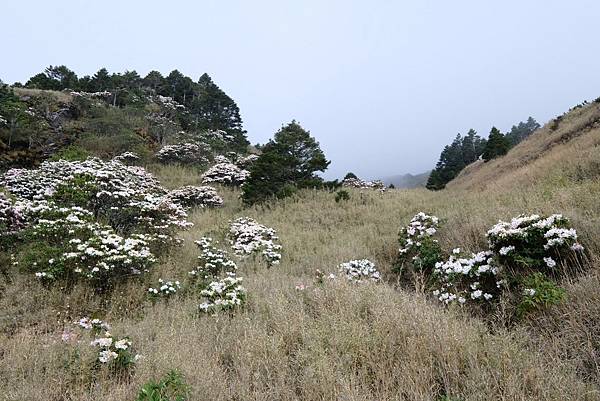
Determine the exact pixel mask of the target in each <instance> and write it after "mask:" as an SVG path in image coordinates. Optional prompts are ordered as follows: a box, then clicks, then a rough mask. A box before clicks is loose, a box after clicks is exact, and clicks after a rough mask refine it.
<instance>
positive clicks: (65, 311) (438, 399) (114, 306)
mask: <svg viewBox="0 0 600 401" xmlns="http://www.w3.org/2000/svg"><path fill="white" fill-rule="evenodd" d="M599 110H600V105H598V104H592V105H588V106H586V107H584V108H582V109H579V110H575V111H574V112H572V113H570V114H568V115H567V116H566V117H565V118H564V119H563V120H562V121H561V122H560V124H558V127H554V126H551V124H548V125H547V126H546V127H544V128H543V129H542V130H540V131H538V132H537V133H536V134H535V135H533V136H532V137H531V138H529V139H528V140H526V141H525V142H523V143H521V144H520V145H518V146H517V147H516V148H515V149H513V150H512V151H511V152H510V153H509V154H508V155H507V156H505V157H503V158H500V159H498V160H494V161H491V162H489V163H485V164H484V163H479V162H478V163H476V164H475V165H472V166H470V167H469V168H468V169H467V170H466V171H465V172H464V173H463V174H462V175H461V176H460V177H458V178H457V179H456V180H455V181H454V182H453V183H452V184H451V185H449V188H448V189H446V190H443V191H439V192H430V191H426V190H424V189H414V190H390V191H387V192H385V193H379V192H377V191H369V190H366V191H361V190H350V200H348V201H346V202H339V203H337V202H335V201H334V194H333V193H331V192H327V191H316V190H315V191H310V190H305V191H302V192H300V193H298V194H297V195H296V196H294V197H292V198H287V199H284V200H280V201H276V202H271V203H267V204H264V205H261V206H254V207H252V208H247V207H245V206H244V205H243V204H242V203H241V201H240V199H239V191H237V190H232V189H227V188H224V187H221V188H219V192H220V194H221V195H222V196H223V198H224V206H223V207H222V208H218V209H196V210H194V211H192V212H191V213H190V216H189V220H190V221H191V222H193V223H194V226H193V227H192V228H190V229H188V230H186V231H183V232H182V233H181V237H182V238H184V240H185V242H184V245H183V246H182V247H181V248H175V249H173V250H171V251H170V253H169V254H168V255H166V256H164V257H162V258H161V260H160V262H159V264H158V266H156V267H154V268H153V269H152V271H151V273H150V274H149V275H148V276H144V277H143V278H134V279H131V280H129V281H126V282H125V283H123V284H122V285H120V286H118V287H117V288H115V289H114V290H113V291H112V292H110V293H108V294H104V295H98V294H95V293H94V292H93V291H92V290H91V289H90V288H88V287H85V286H76V287H75V288H74V289H70V290H68V291H67V290H66V289H65V288H60V287H50V288H47V287H45V286H43V285H41V284H40V283H39V282H38V281H37V280H36V279H35V277H32V276H31V275H24V274H18V273H16V272H15V271H14V270H13V269H12V268H11V267H5V268H4V269H3V270H2V271H3V274H2V275H1V276H0V344H2V345H1V347H0V378H2V380H0V399H3V400H107V401H113V400H114V401H117V400H119V401H121V400H134V399H135V398H136V396H137V393H138V391H139V389H140V388H141V386H142V385H143V384H144V383H145V382H147V381H148V380H151V379H157V378H158V377H160V376H162V375H163V374H165V373H166V372H168V371H169V370H171V369H177V370H179V371H181V372H182V374H183V375H184V377H185V381H186V383H187V384H188V385H189V386H190V391H191V396H190V399H191V400H297V399H301V400H434V401H442V400H444V401H451V400H452V401H467V400H469V401H470V400H482V401H483V400H485V401H488V400H599V399H600V291H598V289H599V288H600V278H599V276H598V272H599V268H600V258H599V256H600V241H599V240H598V239H599V238H600V217H599V216H600V201H599V199H600V181H599V180H598V177H599V175H600V170H599V168H598V166H600V147H599V145H600V127H599V125H598V124H599V123H598V122H597V121H598V116H597V115H598V113H600V111H599ZM148 168H149V170H150V171H152V172H153V173H154V174H155V175H156V176H157V177H158V178H159V179H160V181H161V183H162V184H163V185H164V186H166V187H168V188H177V187H180V186H182V185H187V184H199V182H200V179H199V173H198V172H197V171H196V170H193V169H189V168H184V167H173V166H166V167H165V166H160V165H150V166H148ZM419 211H426V212H428V213H432V214H435V215H436V216H439V217H440V219H442V223H441V226H440V230H439V238H440V243H441V245H442V246H443V247H444V248H445V249H452V248H455V247H460V248H462V249H466V250H469V251H478V250H480V249H483V248H484V247H485V246H486V244H487V242H486V238H485V233H486V231H487V229H488V228H489V227H491V226H492V225H494V224H495V223H496V222H497V221H498V220H499V219H503V220H509V219H510V218H511V217H514V216H517V215H519V214H522V213H540V214H542V213H544V214H552V213H562V214H564V215H565V216H567V217H568V218H569V219H570V220H571V223H572V226H573V227H574V228H576V229H577V232H578V234H579V238H580V242H581V243H582V244H584V246H585V247H586V250H587V253H586V255H587V256H586V258H585V261H584V263H583V265H582V266H577V268H578V273H577V275H575V276H572V277H570V278H568V279H565V281H564V282H563V283H562V284H563V286H564V287H565V288H566V297H565V299H564V301H563V302H561V303H560V304H558V305H554V306H552V307H550V308H548V309H545V310H542V311H539V312H537V313H535V314H533V315H530V316H528V317H526V318H524V319H519V320H515V319H513V318H511V317H510V316H509V313H508V311H506V310H504V309H503V308H502V307H498V308H496V309H495V310H494V312H493V313H491V315H489V316H480V315H477V314H474V313H470V312H469V311H468V310H467V309H466V308H460V307H458V306H453V307H450V308H445V307H443V306H442V305H441V304H440V303H439V302H437V300H436V299H434V298H432V297H431V296H430V295H429V294H427V293H424V292H422V291H415V290H412V289H410V288H406V287H403V286H401V285H400V284H399V282H398V279H397V276H396V275H395V274H394V273H392V266H393V263H394V261H395V259H396V256H397V253H398V230H399V228H400V227H402V226H405V225H406V224H407V223H408V222H409V221H410V219H411V217H412V216H413V215H415V214H416V213H417V212H419ZM241 216H249V217H252V218H254V219H256V220H257V221H258V222H260V223H262V224H264V225H266V226H268V227H273V228H274V229H275V230H277V233H278V236H279V238H280V242H281V244H282V246H283V248H282V254H283V258H282V260H281V263H280V264H279V265H276V266H273V267H271V268H269V269H268V268H266V266H265V264H264V263H262V262H261V261H260V260H258V259H246V260H243V261H240V262H239V275H240V276H242V277H244V286H245V287H246V288H247V290H248V303H247V305H246V307H245V308H243V309H242V310H240V311H239V312H236V313H235V314H232V315H227V314H220V315H216V316H208V315H200V314H199V313H198V304H199V300H198V298H197V297H195V296H193V295H191V294H188V295H176V296H175V297H174V298H171V299H169V300H168V301H166V302H156V303H152V302H150V301H149V300H148V296H147V288H148V286H149V285H151V284H152V283H155V282H156V281H157V280H158V279H159V278H170V279H181V280H182V281H183V280H185V278H186V276H187V274H188V272H189V271H190V270H191V269H193V268H194V267H195V266H196V264H197V257H198V248H197V247H196V246H195V245H194V243H193V242H194V241H195V240H197V239H199V238H200V237H202V236H205V235H209V236H212V237H213V238H215V239H217V240H219V242H220V244H221V245H222V246H223V247H227V241H226V239H225V237H224V235H225V233H226V231H227V228H228V222H229V221H231V220H233V219H234V218H236V217H241ZM360 258H368V259H370V260H372V261H373V262H375V264H376V265H377V268H378V270H379V271H380V272H381V273H382V276H383V282H382V283H372V284H365V285H356V284H352V283H348V282H346V281H345V280H341V279H337V280H325V282H324V283H319V282H318V280H317V278H316V270H317V269H319V270H321V271H322V272H324V273H325V274H329V273H337V266H338V265H339V264H340V263H342V262H345V261H348V260H351V259H360ZM302 285H303V286H304V289H303V290H299V289H297V288H296V287H297V286H302ZM91 315H95V316H100V317H101V318H102V319H103V320H106V321H108V322H110V323H111V325H112V328H111V332H112V333H115V334H118V335H127V336H129V337H130V339H131V340H132V342H133V343H134V346H135V349H136V352H138V353H139V354H141V355H142V359H141V360H140V361H138V363H137V364H136V367H135V371H134V373H133V374H132V375H131V377H130V378H128V379H127V380H116V379H115V378H114V377H111V376H109V375H107V374H105V373H103V371H94V370H93V369H91V366H90V361H91V360H93V359H94V358H93V354H94V352H95V351H94V349H92V348H91V347H89V345H88V342H89V340H88V339H87V337H84V336H82V337H81V338H76V339H75V340H73V341H72V340H70V341H68V342H66V341H63V340H62V338H61V337H62V334H63V332H64V330H65V329H66V328H67V329H68V328H71V327H72V322H73V321H74V320H77V319H79V318H80V317H81V316H91ZM78 341H79V342H78Z"/></svg>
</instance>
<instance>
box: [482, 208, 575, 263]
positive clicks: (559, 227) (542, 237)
mask: <svg viewBox="0 0 600 401" xmlns="http://www.w3.org/2000/svg"><path fill="white" fill-rule="evenodd" d="M487 239H488V242H489V246H490V249H491V250H492V251H493V252H494V253H496V254H497V256H498V259H499V260H500V262H501V263H502V264H505V265H507V266H509V267H515V268H531V269H542V270H547V271H551V270H553V269H554V268H555V267H556V266H557V262H559V261H561V260H563V259H566V258H568V257H571V256H576V255H577V254H578V253H580V252H582V251H583V246H582V245H581V244H580V243H579V242H577V231H575V229H573V228H571V227H570V224H569V220H568V219H567V218H565V217H563V216H562V215H560V214H553V215H551V216H547V217H544V216H540V215H537V214H534V215H530V216H525V215H521V216H518V217H515V218H513V219H512V220H511V221H510V222H505V221H500V222H498V224H496V225H495V226H493V227H492V228H491V229H490V230H489V231H488V232H487Z"/></svg>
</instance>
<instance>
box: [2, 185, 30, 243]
mask: <svg viewBox="0 0 600 401" xmlns="http://www.w3.org/2000/svg"><path fill="white" fill-rule="evenodd" d="M24 226H25V218H24V216H23V215H22V213H21V212H20V211H19V210H17V209H16V208H15V206H14V204H13V202H12V201H11V200H10V199H8V197H7V196H6V195H4V193H2V192H0V236H5V235H7V234H12V233H14V232H16V231H19V230H20V229H22V228H23V227H24Z"/></svg>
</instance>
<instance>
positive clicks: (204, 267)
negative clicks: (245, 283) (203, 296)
mask: <svg viewBox="0 0 600 401" xmlns="http://www.w3.org/2000/svg"><path fill="white" fill-rule="evenodd" d="M196 245H198V247H199V248H200V256H198V260H199V265H198V267H196V268H195V269H194V270H192V271H190V272H189V275H190V276H191V277H192V278H194V279H195V280H196V281H198V282H199V283H203V284H204V285H206V283H207V281H210V280H212V279H214V278H218V277H219V276H222V275H225V274H227V273H234V272H235V271H236V270H237V265H236V264H235V262H234V261H232V260H230V259H229V257H228V256H227V254H226V253H225V251H223V250H221V249H219V248H217V247H215V246H214V245H213V242H212V239H211V238H208V237H202V238H200V240H198V241H196Z"/></svg>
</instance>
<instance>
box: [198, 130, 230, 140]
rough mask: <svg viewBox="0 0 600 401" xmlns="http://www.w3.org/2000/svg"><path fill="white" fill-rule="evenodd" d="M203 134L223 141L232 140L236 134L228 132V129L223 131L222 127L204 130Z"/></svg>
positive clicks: (211, 138) (210, 138)
mask: <svg viewBox="0 0 600 401" xmlns="http://www.w3.org/2000/svg"><path fill="white" fill-rule="evenodd" d="M202 136H204V137H205V138H207V139H209V140H217V141H223V142H230V141H233V140H234V139H235V136H233V135H231V134H228V133H227V132H226V131H223V130H220V129H218V130H214V131H206V132H203V133H202Z"/></svg>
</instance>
